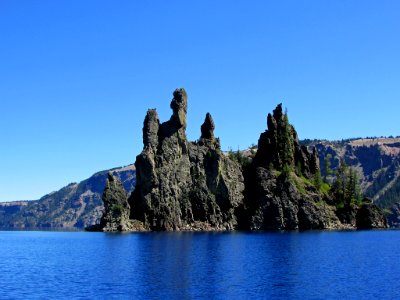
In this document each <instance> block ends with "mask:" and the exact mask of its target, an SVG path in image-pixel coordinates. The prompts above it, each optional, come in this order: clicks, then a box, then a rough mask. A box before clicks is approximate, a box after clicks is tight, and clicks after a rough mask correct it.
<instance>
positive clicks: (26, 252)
mask: <svg viewBox="0 0 400 300" xmlns="http://www.w3.org/2000/svg"><path fill="white" fill-rule="evenodd" d="M399 254H400V231H390V230H387V231H353V232H323V231H316V232H302V233H299V232H284V233H277V232H271V233H270V232H263V233H245V232H234V233H138V234H105V233H87V232H38V231H25V232H22V231H2V232H0V282H1V285H0V299H160V298H162V299H207V298H208V299H263V298H264V299H303V300H305V299H396V298H397V299H399V298H400V260H399Z"/></svg>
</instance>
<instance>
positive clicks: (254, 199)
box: [245, 104, 341, 230]
mask: <svg viewBox="0 0 400 300" xmlns="http://www.w3.org/2000/svg"><path fill="white" fill-rule="evenodd" d="M267 126H268V129H267V130H266V131H265V132H264V133H262V134H261V136H260V139H259V141H258V151H257V154H256V156H255V158H254V160H253V162H252V164H251V165H250V167H249V168H248V170H247V172H246V190H247V197H246V202H245V203H246V207H247V213H246V215H248V220H247V223H248V226H249V227H250V229H256V230H260V229H263V230H265V229H273V230H276V229H279V230H293V229H300V230H304V229H326V228H340V226H341V223H340V221H339V219H338V217H337V216H336V214H335V208H334V207H332V206H329V205H327V204H326V199H325V198H326V196H325V195H324V194H323V193H322V192H321V191H319V190H318V189H317V188H315V187H314V185H313V184H312V180H313V178H314V177H315V176H316V175H318V173H319V160H318V155H317V152H316V150H315V149H313V150H312V152H309V151H308V149H307V148H306V147H304V146H303V147H302V146H301V145H300V143H299V139H298V136H297V133H296V130H295V129H294V127H293V126H292V125H290V124H289V121H288V117H287V114H285V113H283V111H282V104H279V105H278V106H277V107H276V109H275V110H274V111H273V114H272V115H271V114H269V115H268V118H267Z"/></svg>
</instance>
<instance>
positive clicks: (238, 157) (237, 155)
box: [228, 149, 251, 167]
mask: <svg viewBox="0 0 400 300" xmlns="http://www.w3.org/2000/svg"><path fill="white" fill-rule="evenodd" d="M228 157H229V158H230V159H231V160H233V161H236V162H237V163H239V164H240V165H241V166H242V167H246V166H248V165H249V164H250V163H251V158H250V157H247V156H245V155H243V153H242V152H241V151H240V150H237V151H232V149H231V150H229V152H228Z"/></svg>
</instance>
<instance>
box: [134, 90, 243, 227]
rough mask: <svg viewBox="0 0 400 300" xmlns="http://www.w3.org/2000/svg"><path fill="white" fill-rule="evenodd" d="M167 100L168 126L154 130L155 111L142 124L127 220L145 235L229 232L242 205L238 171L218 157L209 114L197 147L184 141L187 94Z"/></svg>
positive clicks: (159, 126) (229, 161) (166, 124)
mask: <svg viewBox="0 0 400 300" xmlns="http://www.w3.org/2000/svg"><path fill="white" fill-rule="evenodd" d="M173 96H174V97H173V99H172V101H171V108H172V111H173V114H172V116H171V118H170V120H169V121H167V122H165V123H162V124H160V123H159V121H158V116H157V113H156V111H155V110H149V111H148V113H147V116H146V118H145V122H144V128H143V134H144V137H143V142H144V149H143V151H142V153H141V154H140V155H138V156H137V158H136V170H137V175H136V176H137V184H136V189H135V191H134V193H133V194H132V195H131V197H130V199H129V203H130V205H131V219H135V220H139V221H141V222H142V223H143V226H144V227H145V228H147V229H151V230H186V229H187V230H190V229H193V228H195V227H199V226H200V227H204V228H207V229H218V230H222V229H224V230H225V229H234V228H235V227H236V225H237V220H236V217H235V213H234V212H235V209H236V208H237V207H239V206H240V205H241V204H242V203H243V194H242V192H243V190H244V183H243V181H244V179H243V176H242V171H241V168H240V166H239V165H238V164H237V163H235V162H233V161H231V160H230V159H228V158H227V157H226V156H225V155H224V154H223V153H222V152H221V150H220V146H219V142H218V140H217V139H215V138H214V128H215V125H214V121H213V120H212V117H211V115H210V114H207V116H206V119H205V122H204V124H203V125H202V127H201V132H202V134H201V138H200V140H199V142H198V143H191V142H188V141H187V138H186V132H185V129H186V113H187V94H186V92H185V90H184V89H177V90H175V92H174V93H173Z"/></svg>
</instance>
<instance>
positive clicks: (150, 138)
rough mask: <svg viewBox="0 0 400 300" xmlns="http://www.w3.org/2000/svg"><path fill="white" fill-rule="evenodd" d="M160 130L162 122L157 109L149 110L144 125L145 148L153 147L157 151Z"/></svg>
mask: <svg viewBox="0 0 400 300" xmlns="http://www.w3.org/2000/svg"><path fill="white" fill-rule="evenodd" d="M159 128H160V120H159V119H158V114H157V111H156V110H155V109H149V110H148V111H147V114H146V117H145V119H144V124H143V145H144V148H146V147H151V148H153V149H157V146H158V130H159Z"/></svg>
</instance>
